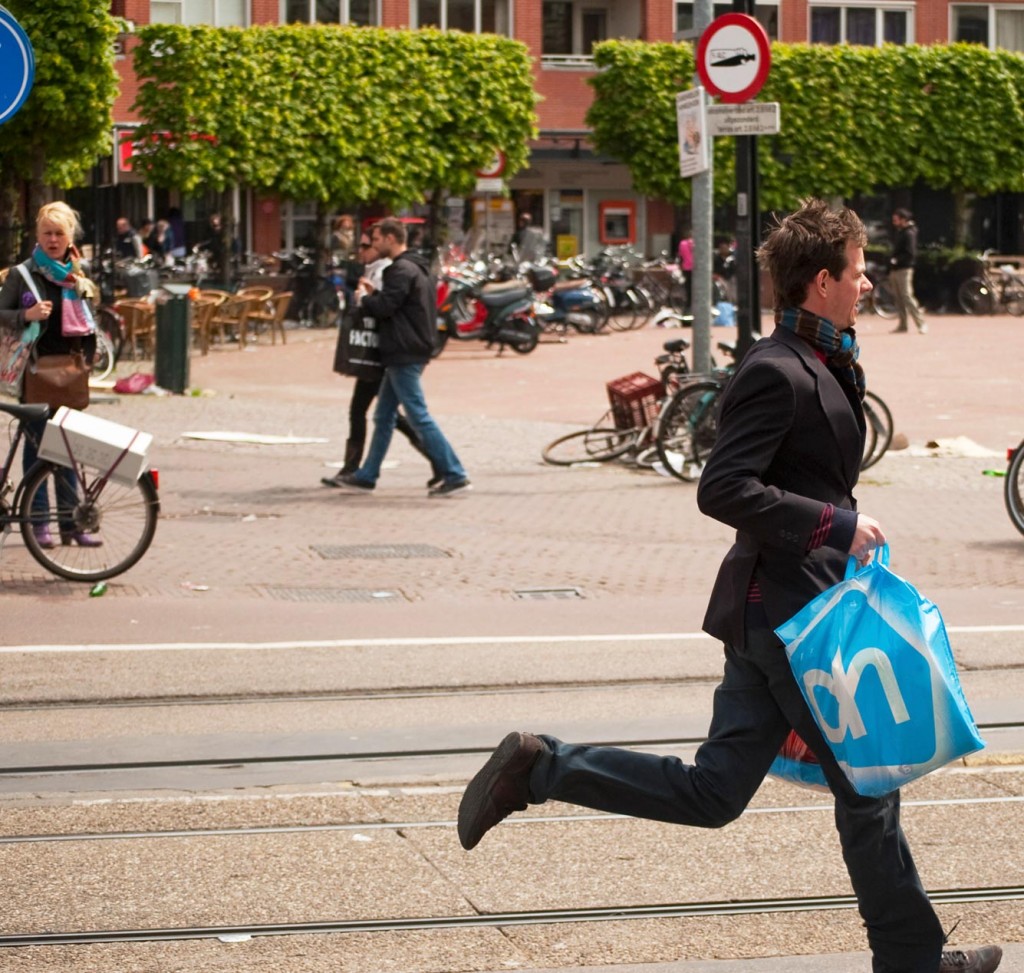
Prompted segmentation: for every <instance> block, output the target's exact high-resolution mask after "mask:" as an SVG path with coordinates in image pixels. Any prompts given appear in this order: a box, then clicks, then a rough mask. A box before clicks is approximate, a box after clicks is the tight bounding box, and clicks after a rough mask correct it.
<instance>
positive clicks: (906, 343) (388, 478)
mask: <svg viewBox="0 0 1024 973" xmlns="http://www.w3.org/2000/svg"><path fill="white" fill-rule="evenodd" d="M889 325H890V322H887V321H882V320H881V319H878V318H872V317H868V318H866V319H865V320H864V322H863V323H862V325H861V327H860V331H861V340H862V345H863V353H862V361H863V363H864V365H865V367H866V369H867V373H868V379H869V384H870V386H871V388H873V389H874V390H875V391H877V392H878V393H879V394H880V395H881V396H882V397H883V398H884V399H885V400H886V401H887V402H888V403H889V405H890V407H891V408H892V411H893V413H894V415H895V424H896V429H897V432H898V433H899V434H901V435H902V436H904V437H905V438H906V440H907V441H909V444H910V448H909V449H905V450H902V451H895V450H894V451H891V452H890V453H889V454H888V455H887V456H886V457H885V458H883V460H882V461H881V462H880V463H878V464H877V465H876V466H875V467H874V468H872V469H871V470H869V471H867V473H866V474H865V475H864V477H863V478H862V480H861V484H860V487H859V489H858V498H859V502H860V506H861V509H862V510H865V511H867V512H870V513H871V514H872V515H873V516H876V517H877V518H879V519H880V520H881V521H882V523H883V526H884V527H885V529H886V530H887V532H888V534H889V536H890V539H891V544H892V552H893V553H892V558H893V566H894V569H895V570H897V571H898V572H899V573H901V574H903V575H904V576H906V577H908V578H910V579H911V580H913V581H914V583H915V584H916V585H917V586H918V587H919V588H920V589H921V590H923V591H924V592H926V593H927V594H929V595H930V596H931V597H933V599H935V600H936V601H939V600H940V596H941V599H942V601H941V604H942V605H943V607H944V610H945V611H946V614H947V620H949V621H953V622H961V623H963V624H986V623H998V622H1013V621H1018V620H1019V618H1020V616H1021V612H1020V609H1021V608H1022V607H1024V595H1022V588H1024V539H1022V538H1021V537H1020V535H1019V534H1017V532H1016V531H1015V530H1014V528H1013V526H1012V525H1011V523H1010V521H1009V519H1008V517H1007V516H1006V513H1005V510H1004V508H1003V499H1002V488H1003V480H1002V479H1000V478H997V477H995V476H992V475H984V473H985V471H986V470H1000V469H1005V451H1006V448H1007V447H1008V446H1009V445H1011V444H1015V443H1016V442H1017V441H1018V440H1019V439H1020V438H1021V436H1024V417H1022V414H1021V402H1020V379H1019V376H1018V375H1017V374H1016V371H1017V363H1018V362H1020V361H1021V360H1024V323H1022V322H1021V321H1019V320H1017V319H1014V318H1009V317H1006V318H968V317H956V316H949V317H937V318H935V319H934V320H933V321H932V327H931V331H930V333H929V334H928V335H927V336H919V335H916V334H910V335H892V334H890V333H889ZM767 326H768V323H767V322H766V327H767ZM677 336H684V337H688V336H689V332H688V331H662V330H658V329H653V328H648V329H644V330H641V331H637V332H628V333H624V334H610V335H607V336H595V337H590V336H572V337H571V338H570V339H569V340H568V341H566V342H564V343H547V342H545V343H542V345H541V346H540V347H539V348H538V349H537V350H536V351H535V352H534V353H533V354H531V355H528V356H519V355H514V354H511V353H506V354H505V355H502V356H497V355H496V354H495V353H494V352H493V351H489V350H486V349H484V348H483V347H482V346H480V345H478V344H475V343H474V344H455V345H450V346H449V348H448V350H446V352H445V353H444V355H443V356H442V357H441V358H440V359H439V360H438V361H436V362H435V363H433V364H432V365H431V366H430V368H429V369H428V371H427V373H426V377H425V386H426V391H427V396H428V401H429V402H430V404H431V409H432V411H433V412H434V414H435V415H436V416H437V417H438V418H439V419H440V421H441V424H442V427H443V428H444V430H445V432H446V433H447V435H448V436H449V438H450V439H451V441H452V442H453V444H454V445H455V447H456V449H457V451H458V452H459V454H460V456H461V457H462V459H463V461H464V463H465V465H466V467H467V468H468V470H469V472H470V475H471V477H472V479H473V484H474V489H473V491H472V492H471V493H470V494H468V495H465V496H461V497H452V498H448V499H443V500H439V499H434V498H428V497H427V494H426V488H425V481H426V479H427V477H428V475H429V474H428V470H427V467H426V465H425V464H424V462H423V461H422V459H421V458H420V457H419V456H417V455H416V454H415V453H414V452H413V451H412V450H411V449H410V448H409V447H408V446H407V444H406V443H405V442H404V441H400V440H399V439H396V441H395V444H394V447H393V449H392V454H391V456H390V463H389V468H386V469H385V472H384V475H383V476H382V478H381V481H380V483H379V485H378V488H377V490H376V491H375V492H374V493H373V494H371V495H366V496H350V495H347V494H342V493H340V492H339V491H335V490H330V489H328V488H325V487H323V486H321V485H320V482H319V480H320V477H321V476H322V475H324V474H325V473H329V472H330V471H331V465H330V464H332V463H336V462H337V460H338V459H339V457H340V456H341V454H342V451H343V444H344V433H345V427H346V415H345V412H346V408H347V401H348V396H349V394H350V390H351V383H350V381H349V380H347V379H343V378H340V377H338V376H336V375H333V374H332V373H331V372H330V360H331V355H332V351H333V335H332V334H331V333H328V332H319V331H291V332H289V341H288V344H287V345H286V346H281V345H280V344H278V345H277V346H274V347H271V346H270V345H269V344H268V343H267V342H266V339H265V338H264V339H263V340H262V341H261V342H260V343H259V344H257V345H256V346H255V347H251V350H246V351H241V350H239V349H238V348H237V347H236V346H228V347H225V348H217V349H215V350H213V351H212V352H211V354H210V355H208V356H206V357H198V356H197V357H194V358H193V359H192V363H191V379H192V384H193V386H194V389H195V391H196V392H197V393H198V394H195V395H187V396H168V397H158V396H150V395H145V396H119V397H113V396H110V397H108V398H107V399H105V400H104V399H101V400H100V401H97V402H95V404H94V405H93V406H92V411H93V413H94V414H96V415H100V416H104V417H108V418H111V419H113V420H115V421H118V422H122V423H124V424H127V425H131V426H135V427H137V428H141V429H144V430H146V431H148V432H151V433H152V434H153V435H154V437H155V439H154V445H153V448H152V451H151V455H152V459H153V462H154V465H156V466H157V467H159V469H160V478H161V499H162V517H161V522H160V525H159V528H158V532H157V537H156V540H155V542H154V544H153V547H152V549H151V550H150V552H149V553H148V554H147V555H146V556H145V558H144V559H143V561H142V562H141V563H140V564H139V565H137V566H136V567H135V568H133V569H132V570H131V571H130V572H128V573H127V574H125V575H124V576H122V577H120V578H117V579H114V580H113V581H112V582H111V583H110V585H109V589H108V592H107V595H106V596H105V598H104V599H103V600H102V602H100V601H99V600H98V599H97V600H93V601H92V602H91V603H90V616H91V617H94V618H95V619H96V620H97V621H98V622H99V623H100V626H99V627H100V628H102V629H103V631H102V632H100V631H97V632H92V633H90V638H93V639H102V640H107V639H113V640H122V639H126V638H130V639H135V638H139V637H140V636H141V634H142V633H141V632H140V631H139V625H145V621H144V619H143V616H144V615H149V616H150V617H152V618H153V619H157V620H158V622H157V623H156V624H157V627H158V631H147V634H146V638H147V639H150V640H152V639H153V638H160V637H162V638H182V637H185V636H186V635H188V636H189V637H195V635H196V634H197V633H198V632H207V633H209V634H211V635H216V634H218V633H219V634H220V635H221V636H223V635H225V634H227V633H228V631H229V630H233V631H235V632H237V633H239V635H240V637H241V636H242V635H243V634H244V633H248V634H249V635H254V634H255V633H263V634H265V635H267V636H271V635H274V634H277V635H281V634H282V633H283V632H289V633H290V634H291V635H292V636H295V635H297V634H298V633H297V632H296V630H295V627H296V624H298V623H299V622H300V621H301V625H302V631H303V632H304V633H307V634H308V635H309V637H316V636H318V635H319V636H327V635H337V634H338V623H339V619H344V627H345V631H346V633H353V634H354V633H360V634H362V633H365V634H372V633H378V634H379V633H384V632H386V633H388V634H396V629H397V630H398V631H399V632H401V631H404V630H406V627H407V626H410V625H411V626H413V627H414V628H415V630H416V631H417V633H418V634H423V633H425V632H428V631H439V632H443V633H444V634H458V633H459V632H460V631H461V632H465V631H468V632H477V631H484V632H486V631H493V630H494V629H495V628H499V629H502V628H503V629H504V630H506V631H508V630H510V629H509V627H510V626H511V630H512V631H516V632H518V631H523V630H524V629H527V628H529V627H531V626H533V625H543V626H545V630H550V629H551V627H552V626H555V627H557V626H559V625H562V626H568V627H570V628H573V627H577V628H578V627H579V626H580V625H590V624H593V626H594V627H595V628H602V627H603V628H609V627H610V628H611V629H612V630H618V629H622V628H625V627H628V628H629V629H630V630H644V629H647V628H654V629H658V628H659V627H660V628H661V629H664V628H665V627H666V626H667V627H668V628H669V629H670V630H680V629H685V630H694V629H697V628H699V626H700V620H701V617H702V614H703V608H704V604H705V601H706V598H707V594H708V591H709V590H710V586H711V581H712V578H713V572H714V569H715V567H716V566H717V563H718V561H719V560H720V558H721V556H722V554H723V553H724V551H725V549H726V548H727V545H728V543H729V539H730V536H731V535H730V532H729V531H728V530H727V529H726V528H725V527H723V526H722V525H719V524H716V523H714V522H712V521H710V520H708V519H707V518H705V517H703V516H701V515H700V513H699V512H698V511H697V509H696V504H695V502H694V492H695V490H694V487H693V486H692V485H689V484H683V483H680V482H678V481H675V480H672V479H668V478H664V477H662V476H659V475H658V474H657V473H654V472H650V471H639V470H636V469H630V468H627V467H625V466H623V465H622V464H620V463H611V464H607V465H599V466H593V467H586V468H579V467H577V468H572V469H565V468H556V467H551V466H547V465H545V464H544V463H543V462H542V461H541V459H540V451H541V448H542V446H543V445H544V444H545V443H546V442H548V441H549V440H551V439H552V438H554V437H555V436H556V435H558V434H560V433H562V432H566V431H570V430H572V429H574V428H579V427H581V426H583V425H586V424H589V423H590V422H593V421H594V420H595V419H596V418H597V417H598V416H599V415H600V414H601V412H602V411H603V409H604V408H605V402H606V398H605V390H604V383H605V382H606V381H607V380H609V379H611V378H615V377H617V376H620V375H623V374H627V373H630V372H633V371H646V372H648V373H650V372H651V371H652V370H653V366H652V360H653V357H654V355H655V354H656V353H657V352H658V351H659V350H660V346H661V344H662V342H663V341H664V340H666V339H669V338H673V337H677ZM732 336H733V332H732V331H731V330H729V329H716V331H715V334H714V336H713V337H714V338H715V340H719V339H720V338H722V337H727V338H731V337H732ZM133 367H139V368H142V369H149V368H150V367H151V366H150V365H149V364H148V363H140V364H139V365H138V366H133V365H132V364H131V363H123V364H122V365H121V366H120V373H121V374H124V373H126V372H128V371H130V370H132V368H133ZM218 431H229V432H243V433H259V434H271V435H278V436H289V435H294V436H296V437H309V438H311V439H314V440H316V441H313V442H303V443H298V444H294V445H256V444H239V443H227V442H218V441H204V440H196V439H190V438H188V437H187V435H186V434H187V433H189V432H218ZM958 437H963V439H964V442H959V443H956V442H954V444H953V445H954V446H955V447H957V448H960V449H961V451H962V447H963V446H964V445H967V444H968V443H967V442H966V441H969V443H971V444H975V445H976V446H979V447H982V448H983V450H984V451H986V455H978V456H975V455H966V456H965V455H955V452H956V450H955V449H947V450H945V451H943V450H928V449H926V448H924V447H925V444H926V443H928V442H931V441H937V440H941V441H944V442H945V441H950V440H953V441H955V440H957V439H958ZM943 452H947V453H949V454H950V455H943ZM381 545H390V546H393V547H389V548H388V549H385V550H381V549H380V546H381ZM410 545H418V547H410ZM394 555H398V556H394ZM0 580H2V582H3V585H4V590H5V591H6V592H7V593H8V594H10V595H16V596H17V597H16V598H12V599H10V601H11V604H12V605H13V612H12V616H13V617H14V618H15V619H19V620H22V621H24V622H25V625H26V626H29V624H30V623H29V622H28V621H27V619H28V618H29V617H32V618H33V621H32V622H31V627H36V626H37V625H38V624H39V623H38V622H37V621H35V619H37V618H38V615H37V613H38V608H39V604H40V603H44V604H45V605H46V606H47V609H46V610H47V621H48V622H52V623H53V624H54V626H55V634H56V633H57V632H59V631H60V629H61V625H62V624H63V623H65V622H66V623H70V620H71V619H74V618H77V616H78V613H79V612H80V610H81V601H82V598H84V597H85V594H86V590H85V589H84V588H83V586H78V585H72V584H68V583H64V582H59V581H54V580H52V579H50V578H48V577H47V576H46V575H45V574H44V573H43V572H42V571H41V570H40V569H39V568H38V567H37V566H36V565H35V564H34V562H32V561H31V560H30V559H29V558H28V556H27V554H26V552H25V551H24V550H23V549H22V548H21V545H20V540H19V539H18V538H17V537H16V536H15V537H13V538H10V539H9V540H8V543H7V544H6V545H5V548H4V551H3V558H2V561H0ZM538 589H557V592H556V594H555V595H550V594H548V595H542V594H539V593H538ZM143 599H146V601H145V603H143ZM126 603H130V605H131V608H128V607H127V604H126ZM136 606H138V608H144V609H145V611H143V612H142V614H141V615H140V614H139V611H138V608H137V607H136ZM22 608H24V609H25V611H24V612H23V611H21V609H22ZM126 615H130V616H131V620H132V621H134V622H135V625H134V628H128V627H126V626H127V625H128V622H127V621H126V620H125V619H126ZM27 634H28V633H27V631H24V632H23V635H22V637H25V636H27ZM8 637H9V636H8ZM33 640H34V639H33Z"/></svg>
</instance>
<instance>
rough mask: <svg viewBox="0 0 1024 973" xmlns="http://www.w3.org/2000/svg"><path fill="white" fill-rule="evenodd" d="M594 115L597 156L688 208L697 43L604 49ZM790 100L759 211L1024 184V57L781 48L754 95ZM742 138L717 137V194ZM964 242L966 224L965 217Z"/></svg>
mask: <svg viewBox="0 0 1024 973" xmlns="http://www.w3.org/2000/svg"><path fill="white" fill-rule="evenodd" d="M595 59H596V61H597V63H598V65H599V66H600V67H601V68H602V69H603V70H602V73H601V74H599V75H598V76H597V77H596V78H594V79H593V82H592V83H593V85H594V88H595V90H596V93H597V97H596V99H595V102H594V104H593V106H592V107H591V109H590V112H589V115H588V121H589V122H590V124H591V125H592V127H593V129H594V137H595V141H596V143H597V145H598V147H599V148H600V149H601V150H602V151H605V152H608V153H609V154H611V155H613V156H615V157H616V158H619V159H622V160H623V161H624V162H626V163H627V164H628V165H629V167H630V170H631V172H632V174H633V178H634V183H635V185H636V186H637V188H638V189H639V190H640V191H641V192H644V193H648V194H650V195H655V196H660V197H661V198H664V199H667V200H670V201H672V202H676V203H683V202H686V201H687V200H688V199H689V185H688V180H684V179H680V178H679V176H678V163H677V152H678V150H677V148H676V143H677V135H676V127H675V104H674V96H675V93H676V92H677V91H681V90H684V89H686V88H689V87H691V86H692V77H693V58H692V52H691V49H690V47H689V46H684V45H673V44H645V43H643V42H638V41H613V42H606V43H604V44H601V45H599V46H598V47H597V49H596V51H595ZM758 98H759V100H761V101H777V102H779V103H780V105H781V109H780V110H781V116H782V127H781V131H780V133H779V134H778V135H775V136H762V137H760V138H759V139H758V157H759V172H760V194H761V204H762V206H763V207H764V208H765V209H788V208H792V207H793V206H794V205H795V204H796V202H797V200H799V199H800V198H801V197H802V196H807V195H811V194H814V195H821V196H845V197H848V196H852V195H854V194H856V193H860V192H870V191H872V190H876V189H879V188H882V187H896V186H911V185H914V184H915V183H917V182H922V183H924V184H925V185H928V186H932V187H934V188H946V189H949V190H950V191H951V192H952V193H953V197H954V200H956V201H958V205H959V206H960V207H961V208H962V204H963V200H964V199H965V197H966V194H968V193H980V194H988V193H993V192H997V191H1020V190H1022V189H1024V124H1022V123H1024V117H1022V104H1024V100H1022V99H1024V60H1022V58H1021V57H1020V56H1018V55H1016V54H1010V53H1008V52H1005V51H997V52H992V51H988V50H986V49H985V48H982V47H979V46H977V45H966V44H959V45H952V46H950V45H932V46H927V47H925V46H920V45H907V46H895V45H885V46H883V47H878V48H871V47H851V46H848V45H838V46H834V47H833V46H825V45H814V46H808V45H805V44H774V45H772V67H771V72H770V74H769V76H768V80H767V82H766V84H765V86H764V88H763V89H762V91H761V93H760V95H759V96H758ZM733 158H734V151H733V140H732V139H725V138H719V139H715V195H716V198H717V199H718V200H719V201H722V200H723V199H727V198H730V197H732V196H733V194H734V188H733ZM957 222H958V234H957V237H958V242H962V239H963V232H964V221H963V220H962V219H960V220H958V221H957Z"/></svg>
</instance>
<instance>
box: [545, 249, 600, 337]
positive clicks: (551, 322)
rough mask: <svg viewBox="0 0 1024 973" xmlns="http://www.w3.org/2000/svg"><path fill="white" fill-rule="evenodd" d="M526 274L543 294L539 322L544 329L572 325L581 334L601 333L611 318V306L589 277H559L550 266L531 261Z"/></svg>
mask: <svg viewBox="0 0 1024 973" xmlns="http://www.w3.org/2000/svg"><path fill="white" fill-rule="evenodd" d="M526 278H527V280H529V282H530V286H531V287H532V288H533V290H534V291H535V292H536V293H537V295H538V296H539V300H538V301H537V303H536V305H535V308H536V313H537V323H538V324H539V325H540V327H541V329H542V330H544V331H553V332H557V333H559V334H564V333H565V332H566V330H567V329H568V327H569V326H570V325H571V326H572V327H573V328H575V329H576V330H577V331H578V332H579V333H580V334H597V332H598V331H600V330H601V329H602V328H603V327H604V326H605V324H606V323H607V322H608V306H607V304H606V303H605V301H604V299H603V297H602V295H601V294H600V293H599V292H598V291H597V290H596V289H595V288H594V287H593V285H591V283H590V281H589V280H586V279H585V278H581V279H577V280H565V281H559V280H558V276H557V274H556V273H555V271H553V270H552V269H551V268H550V267H545V266H538V265H530V266H528V267H527V268H526Z"/></svg>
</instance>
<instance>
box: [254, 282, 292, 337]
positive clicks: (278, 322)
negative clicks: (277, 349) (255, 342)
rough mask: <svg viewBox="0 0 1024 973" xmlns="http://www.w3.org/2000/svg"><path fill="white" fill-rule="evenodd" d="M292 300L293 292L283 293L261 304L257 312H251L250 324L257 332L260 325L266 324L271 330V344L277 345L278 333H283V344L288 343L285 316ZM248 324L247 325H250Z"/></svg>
mask: <svg viewBox="0 0 1024 973" xmlns="http://www.w3.org/2000/svg"><path fill="white" fill-rule="evenodd" d="M291 299H292V292H291V291H281V292H280V293H278V294H274V295H273V296H272V297H271V298H270V299H269V300H265V301H263V302H261V304H260V306H259V307H258V309H257V310H255V311H252V312H250V314H249V317H248V322H252V323H253V330H254V331H255V330H256V329H257V328H258V327H259V326H260V325H262V324H264V323H266V325H267V327H268V328H269V330H270V343H271V344H272V345H276V344H277V334H276V332H278V331H280V332H281V344H282V345H283V344H286V343H287V340H288V339H287V338H286V337H285V333H284V316H285V313H286V312H287V310H288V304H289V302H290V301H291ZM248 322H247V324H248Z"/></svg>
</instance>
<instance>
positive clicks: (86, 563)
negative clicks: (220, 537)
mask: <svg viewBox="0 0 1024 973" xmlns="http://www.w3.org/2000/svg"><path fill="white" fill-rule="evenodd" d="M0 412H5V413H7V414H8V415H9V416H11V417H12V424H16V426H15V430H14V433H13V434H12V435H11V436H10V448H9V449H8V451H7V456H6V458H5V459H4V461H3V465H2V466H0V484H2V487H0V529H2V531H3V533H4V535H6V534H8V533H9V532H10V531H11V530H12V529H13V528H15V527H17V528H18V529H19V530H20V531H21V538H22V541H23V542H24V544H25V547H26V548H27V550H28V552H29V554H31V555H32V557H33V558H34V559H35V560H36V561H37V562H38V563H39V564H40V565H42V566H43V567H44V568H45V569H46V570H47V571H49V572H51V573H52V574H55V575H57V576H58V577H61V578H66V579H67V580H69V581H88V582H95V581H104V580H106V579H107V578H112V577H114V576H115V575H117V574H121V573H123V572H124V571H127V570H128V569H129V568H130V567H132V565H134V564H135V563H137V562H138V560H139V559H140V558H141V557H142V555H143V554H145V553H146V551H147V550H148V549H149V546H150V544H151V543H152V542H153V536H154V534H155V533H156V522H157V517H158V516H159V513H160V499H159V495H158V493H157V488H158V474H157V472H156V471H155V470H147V471H146V472H144V473H143V474H142V476H140V477H139V479H138V480H136V481H135V482H134V483H132V484H126V483H123V482H120V481H115V480H113V479H110V478H108V474H109V472H110V471H107V472H105V473H100V472H94V471H86V469H85V468H84V467H83V466H82V465H81V464H80V463H78V462H76V461H75V458H74V456H73V455H72V456H71V463H72V465H73V467H74V470H75V473H76V486H75V492H74V495H73V496H68V491H67V486H66V480H65V479H64V478H63V477H62V476H61V477H58V474H59V473H60V472H61V471H64V470H66V467H64V466H61V465H59V464H57V463H53V462H50V461H49V460H43V459H40V460H38V461H37V462H36V463H34V464H33V466H32V468H31V469H30V470H29V471H28V472H27V473H26V474H25V476H24V478H23V479H22V480H21V481H20V482H19V483H17V484H15V482H14V480H13V479H12V475H13V469H14V460H15V454H16V453H17V451H18V447H19V446H20V445H21V443H22V440H23V439H27V437H29V436H31V435H32V433H31V432H30V431H29V429H28V427H27V424H28V423H29V422H38V421H39V420H42V419H47V418H49V415H50V407H49V406H48V405H19V404H15V403H10V402H0ZM40 493H42V499H45V500H46V509H47V511H48V512H47V514H46V515H45V517H44V516H40V515H39V514H38V513H36V511H35V510H33V506H34V503H33V501H37V497H38V496H39V494H40ZM51 498H56V503H54V504H51V503H50V499H51ZM39 527H50V528H52V531H51V533H52V535H53V537H54V538H59V543H57V544H56V545H55V546H54V547H43V546H42V544H41V543H40V541H39V539H38V537H37V536H36V531H35V530H34V528H39ZM72 530H73V531H83V532H86V533H89V534H96V535H98V536H99V538H100V539H102V541H103V543H102V545H100V546H97V547H82V546H80V545H78V544H74V543H71V542H70V540H69V539H68V538H67V535H68V533H69V532H70V531H72Z"/></svg>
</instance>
